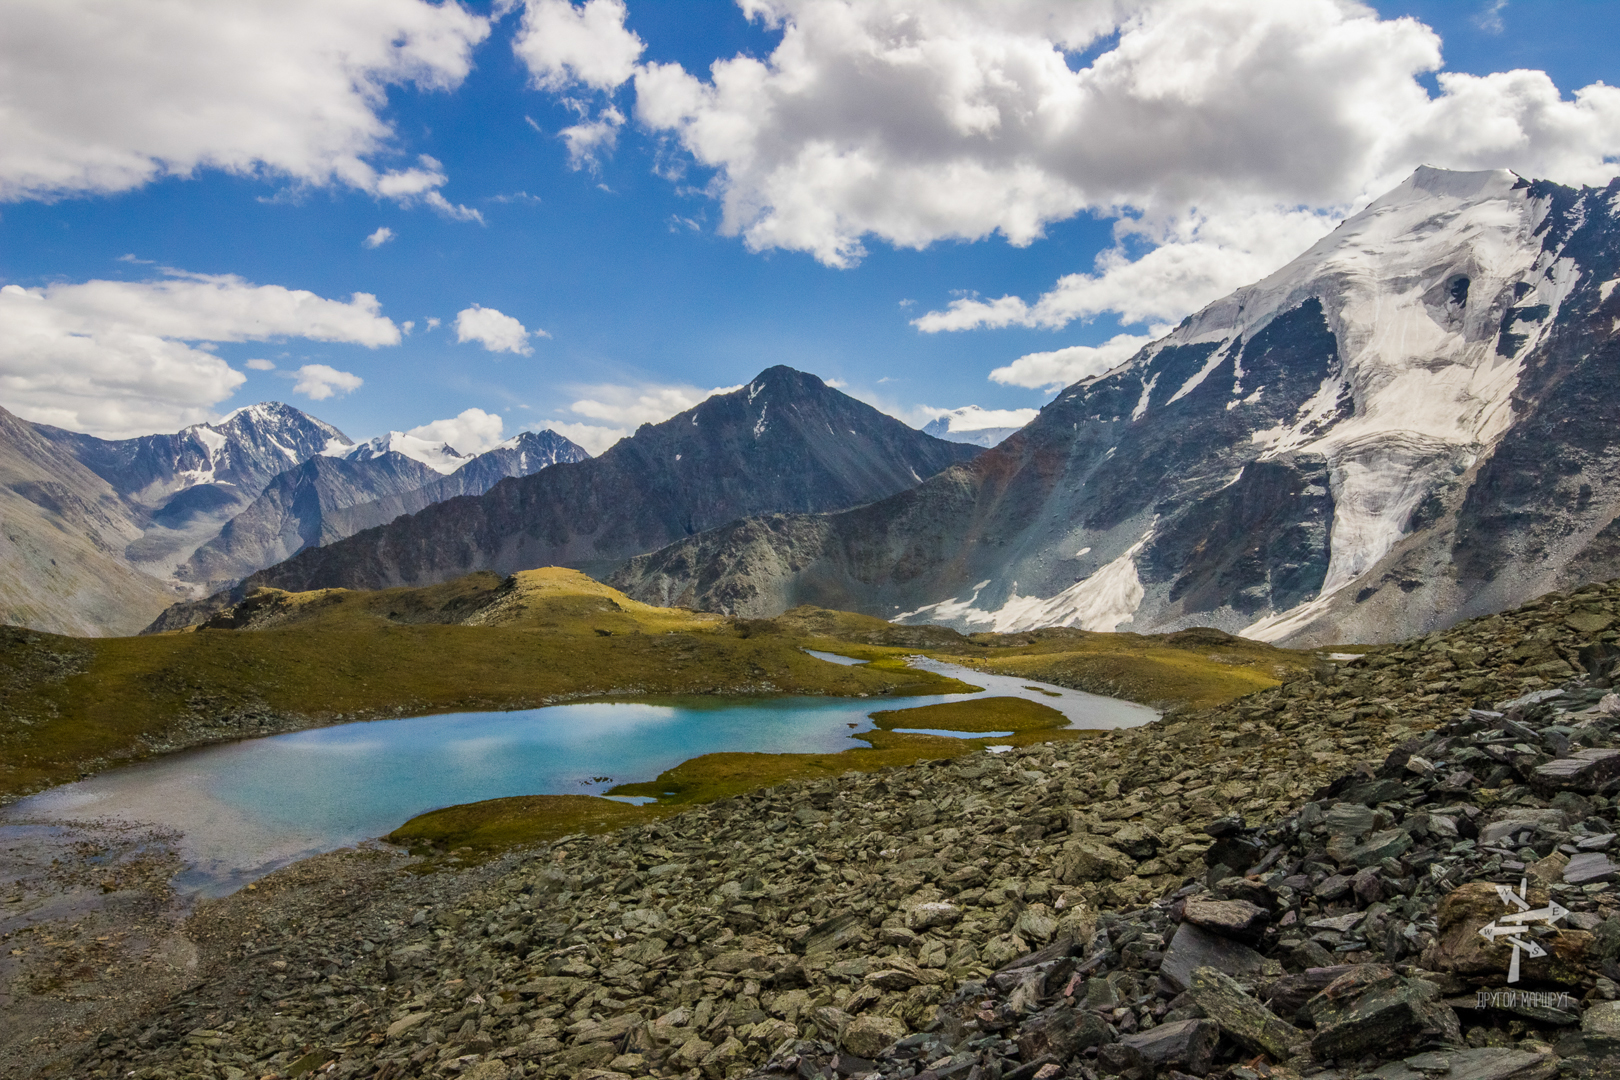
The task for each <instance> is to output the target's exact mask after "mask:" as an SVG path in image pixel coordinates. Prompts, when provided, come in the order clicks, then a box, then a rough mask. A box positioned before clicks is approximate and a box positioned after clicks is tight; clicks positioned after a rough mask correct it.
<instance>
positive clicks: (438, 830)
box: [384, 795, 671, 852]
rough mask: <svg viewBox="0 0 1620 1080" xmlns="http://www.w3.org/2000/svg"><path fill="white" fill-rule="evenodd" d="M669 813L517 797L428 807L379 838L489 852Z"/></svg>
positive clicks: (601, 802)
mask: <svg viewBox="0 0 1620 1080" xmlns="http://www.w3.org/2000/svg"><path fill="white" fill-rule="evenodd" d="M670 812H671V811H669V810H667V809H665V808H663V807H658V806H646V807H643V806H632V805H630V804H629V803H622V802H615V801H614V800H612V799H601V798H597V797H596V796H594V795H519V796H516V797H513V798H506V799H486V800H484V801H483V802H475V803H463V804H461V805H460V806H447V807H445V808H444V809H442V810H429V811H428V812H427V813H425V814H418V815H417V816H416V817H413V818H411V820H409V821H407V822H406V823H405V824H403V825H401V826H400V827H399V828H397V829H395V830H394V831H393V832H391V833H389V834H388V835H387V836H386V837H384V839H385V840H387V841H388V842H389V843H391V844H398V845H400V846H401V847H409V848H421V847H430V848H439V849H442V850H454V849H456V848H463V847H467V848H472V849H473V850H474V851H477V852H493V851H501V850H505V849H507V848H511V847H516V846H522V845H528V844H543V843H545V842H547V841H549V840H556V839H558V838H559V837H563V836H571V835H573V834H575V833H601V832H611V831H613V830H614V829H622V828H624V827H625V826H626V825H634V824H637V823H638V822H642V821H647V820H650V819H652V818H655V817H660V816H662V815H664V814H666V813H670Z"/></svg>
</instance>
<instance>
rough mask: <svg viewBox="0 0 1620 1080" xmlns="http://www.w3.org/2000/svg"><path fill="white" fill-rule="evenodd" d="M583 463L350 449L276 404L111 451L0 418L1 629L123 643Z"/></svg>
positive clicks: (506, 453) (538, 443) (546, 452)
mask: <svg viewBox="0 0 1620 1080" xmlns="http://www.w3.org/2000/svg"><path fill="white" fill-rule="evenodd" d="M401 450H404V451H405V453H402V452H401ZM406 453H412V454H414V455H415V456H414V457H408V456H406ZM587 456H588V455H587V454H586V453H585V452H584V451H583V450H581V449H580V448H579V447H577V446H575V445H574V444H573V443H571V442H569V441H568V440H567V439H564V438H562V437H561V436H560V435H556V434H554V433H552V432H549V431H546V432H540V433H533V432H525V433H523V434H521V435H519V436H517V437H516V438H514V439H510V440H508V441H507V442H505V443H503V444H501V445H500V446H498V447H496V448H495V449H492V450H490V451H488V452H486V453H484V454H480V455H477V456H475V457H468V456H465V455H462V454H459V453H457V452H456V451H455V450H453V449H451V448H450V447H448V446H442V447H435V446H432V445H431V444H428V443H426V442H425V441H423V440H420V439H413V437H411V436H408V435H401V434H400V433H398V432H395V433H391V434H390V435H389V436H384V437H383V438H382V439H379V440H372V441H371V442H370V443H363V444H358V445H357V444H356V443H354V441H353V440H351V439H350V438H349V437H348V436H346V435H344V434H343V433H342V432H341V431H339V430H338V429H337V428H335V427H332V426H331V425H330V424H327V423H324V422H322V421H320V420H317V419H315V418H314V417H312V416H309V415H307V414H305V413H303V412H300V411H299V410H298V409H295V408H292V407H291V406H288V405H283V404H281V403H279V402H265V403H262V404H259V405H252V406H248V407H247V408H244V409H238V410H237V411H235V412H233V413H231V414H230V415H229V416H227V417H225V418H224V419H223V420H221V421H219V422H218V423H214V424H197V425H194V426H192V427H189V428H186V429H185V430H184V431H180V432H176V433H174V434H164V435H145V436H141V437H140V438H135V439H118V440H108V439H99V438H96V437H95V436H92V435H84V434H80V433H78V432H72V431H65V430H63V429H61V428H55V427H51V426H49V425H45V424H31V423H29V422H27V421H25V420H22V419H20V418H18V417H16V416H13V415H12V414H11V413H9V412H6V411H5V410H4V409H0V511H3V520H4V527H3V528H0V533H3V534H4V536H3V539H0V622H4V623H14V624H21V625H27V626H32V627H35V628H36V629H42V630H51V631H56V632H61V633H74V634H107V633H112V634H120V633H134V632H135V631H137V630H139V629H141V628H142V627H143V626H145V625H146V624H147V623H149V622H150V621H151V620H152V618H153V617H154V616H156V615H157V614H158V613H159V612H160V611H162V610H163V609H164V608H165V607H167V606H169V605H170V604H172V603H174V602H176V601H177V600H180V599H183V598H185V597H188V596H196V595H199V594H203V593H206V592H208V591H211V590H213V589H217V588H219V587H222V586H225V585H228V584H230V583H232V582H234V581H236V580H237V579H239V578H241V577H242V576H244V575H246V574H249V573H251V572H253V571H254V570H257V569H259V568H261V567H263V566H268V565H270V564H271V563H274V562H278V561H280V560H281V559H284V558H286V557H288V556H289V555H293V554H296V553H297V552H298V551H300V550H302V549H303V548H304V547H306V546H308V545H310V544H320V543H328V542H330V541H331V540H333V539H338V538H341V537H343V536H347V535H349V534H350V533H353V532H355V531H357V530H359V529H362V528H366V527H369V526H371V525H374V524H377V523H379V522H383V521H388V520H391V519H392V518H394V517H397V516H399V515H400V514H402V513H409V512H411V511H413V510H417V509H421V508H422V507H423V506H427V505H429V504H430V503H431V502H433V501H436V500H439V499H446V498H453V497H455V496H457V495H466V494H481V493H482V492H484V491H487V490H488V489H489V488H490V487H491V486H492V485H493V484H495V483H496V482H497V481H499V480H501V479H503V478H505V477H507V476H513V475H524V474H527V473H531V472H535V471H537V470H539V469H541V468H544V467H546V466H548V465H551V464H554V463H556V462H558V461H580V460H583V459H584V458H586V457H587ZM447 474H448V475H447Z"/></svg>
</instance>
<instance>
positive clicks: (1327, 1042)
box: [1301, 964, 1462, 1059]
mask: <svg viewBox="0 0 1620 1080" xmlns="http://www.w3.org/2000/svg"><path fill="white" fill-rule="evenodd" d="M1438 997H1439V991H1438V990H1437V989H1436V988H1435V987H1434V985H1433V984H1432V983H1426V982H1421V981H1419V980H1416V979H1404V978H1402V977H1401V976H1400V975H1397V974H1396V973H1395V969H1394V968H1391V967H1388V966H1386V965H1384V964H1357V965H1356V966H1355V968H1354V969H1352V970H1351V971H1348V972H1346V973H1345V974H1343V975H1341V976H1339V977H1338V978H1337V979H1335V980H1333V982H1331V983H1329V984H1328V986H1327V987H1326V989H1324V990H1323V991H1322V992H1321V993H1320V994H1317V995H1316V996H1315V997H1314V998H1312V999H1311V1000H1310V1001H1308V1002H1306V1003H1305V1007H1304V1009H1302V1010H1301V1015H1302V1017H1304V1018H1305V1019H1306V1020H1307V1021H1308V1022H1310V1023H1311V1024H1313V1025H1314V1026H1315V1028H1316V1033H1315V1034H1314V1035H1313V1036H1312V1037H1311V1044H1310V1045H1311V1054H1312V1055H1313V1056H1315V1057H1316V1058H1318V1059H1329V1058H1348V1059H1355V1058H1360V1057H1362V1056H1364V1055H1366V1054H1369V1053H1375V1052H1376V1053H1388V1052H1389V1050H1390V1048H1391V1047H1392V1046H1399V1045H1400V1044H1401V1043H1403V1042H1406V1041H1408V1040H1411V1039H1413V1038H1424V1039H1438V1040H1440V1041H1442V1042H1460V1041H1461V1039H1462V1031H1461V1027H1460V1025H1459V1024H1458V1022H1457V1014H1456V1013H1455V1012H1453V1011H1452V1010H1451V1008H1450V1007H1449V1006H1447V1005H1444V1004H1442V1003H1440V1002H1439V1001H1438V1000H1437V999H1438Z"/></svg>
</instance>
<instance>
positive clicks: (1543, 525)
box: [613, 169, 1620, 644]
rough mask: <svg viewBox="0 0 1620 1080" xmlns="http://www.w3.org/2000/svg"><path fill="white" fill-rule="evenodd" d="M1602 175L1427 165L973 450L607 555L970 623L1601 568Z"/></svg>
mask: <svg viewBox="0 0 1620 1080" xmlns="http://www.w3.org/2000/svg"><path fill="white" fill-rule="evenodd" d="M1617 202H1620V185H1614V184H1611V185H1610V187H1609V188H1608V189H1607V190H1598V189H1590V188H1589V189H1581V190H1575V189H1570V188H1563V187H1558V186H1556V185H1552V184H1546V183H1531V182H1529V181H1524V180H1521V179H1519V178H1517V177H1515V176H1513V175H1512V174H1511V173H1506V172H1488V173H1448V172H1443V171H1440V170H1434V169H1421V170H1419V171H1418V172H1417V173H1416V174H1414V175H1413V176H1412V177H1411V178H1410V179H1409V180H1407V181H1406V182H1405V183H1404V184H1402V185H1401V186H1400V187H1399V188H1397V189H1395V190H1394V191H1392V192H1390V193H1389V194H1388V195H1386V196H1384V197H1383V198H1381V199H1379V200H1378V201H1377V202H1375V203H1374V204H1373V205H1372V206H1370V207H1368V209H1367V210H1365V211H1364V212H1362V213H1361V214H1358V215H1357V216H1356V217H1354V218H1352V219H1351V220H1349V221H1347V222H1345V223H1344V224H1343V225H1341V226H1340V227H1339V228H1338V229H1337V230H1336V231H1335V232H1334V233H1332V234H1331V235H1330V236H1328V237H1325V238H1324V239H1323V240H1322V241H1320V242H1319V243H1318V244H1316V245H1315V246H1313V247H1312V248H1311V249H1310V250H1309V251H1307V252H1305V253H1304V254H1303V255H1301V256H1300V257H1299V258H1298V259H1296V260H1294V262H1292V263H1291V264H1289V265H1288V266H1286V267H1284V268H1283V269H1282V270H1279V271H1278V272H1277V273H1275V274H1273V275H1272V276H1271V277H1269V278H1267V279H1265V280H1263V281H1261V282H1258V283H1257V284H1255V285H1252V286H1249V287H1247V288H1244V289H1240V290H1238V291H1237V292H1236V293H1234V294H1232V295H1231V296H1230V297H1227V298H1226V299H1224V300H1221V301H1218V302H1217V303H1215V304H1212V305H1210V306H1209V307H1208V308H1206V309H1204V310H1203V311H1201V312H1199V313H1198V314H1197V315H1194V316H1192V317H1191V318H1189V319H1188V320H1186V321H1185V322H1184V323H1183V324H1182V325H1181V326H1179V327H1177V328H1176V330H1175V331H1174V332H1172V333H1171V334H1170V335H1168V336H1167V337H1165V338H1163V339H1161V340H1160V341H1157V342H1155V343H1153V344H1152V345H1150V346H1148V347H1147V348H1146V349H1144V350H1143V351H1142V352H1141V353H1139V354H1138V355H1137V356H1136V357H1134V358H1133V359H1132V360H1130V361H1129V362H1127V363H1126V364H1124V365H1122V366H1121V367H1119V368H1117V369H1115V370H1114V371H1111V372H1109V373H1107V374H1106V375H1103V376H1100V377H1098V378H1095V379H1090V380H1086V381H1083V382H1080V383H1077V384H1075V385H1074V386H1071V387H1069V388H1068V389H1067V390H1065V391H1064V392H1063V393H1062V394H1060V395H1059V397H1058V398H1057V400H1055V401H1054V402H1052V403H1051V404H1049V405H1048V406H1047V407H1046V408H1045V409H1043V410H1042V411H1041V414H1040V416H1039V417H1037V418H1036V420H1034V421H1033V422H1032V423H1031V424H1029V425H1028V426H1027V427H1026V428H1024V429H1023V431H1021V432H1020V433H1019V434H1017V435H1014V436H1012V437H1011V438H1009V439H1008V440H1006V441H1005V442H1003V443H1002V444H1000V445H999V446H997V447H995V448H993V449H991V450H988V451H986V452H985V454H984V455H983V456H982V457H980V458H978V459H977V460H975V461H973V462H971V463H969V464H967V465H965V466H962V467H960V468H957V469H953V470H951V471H950V472H948V473H946V474H944V475H941V476H939V477H936V478H934V479H933V480H931V481H930V482H929V483H927V484H925V485H922V486H921V487H919V488H918V489H916V490H914V491H908V492H905V493H902V494H900V495H898V496H895V497H893V498H891V499H890V500H887V501H886V502H883V503H880V504H876V505H873V506H869V507H862V508H860V509H858V510H854V511H850V512H847V513H843V514H838V515H833V516H831V517H828V518H825V519H820V520H804V519H773V520H768V521H754V522H742V523H736V524H733V525H729V526H727V527H725V528H723V529H720V530H716V531H715V532H714V533H711V534H707V535H704V536H699V537H694V538H692V539H690V540H687V541H683V542H681V543H679V544H677V545H676V546H674V547H672V548H670V549H668V550H665V551H660V552H656V553H653V554H651V555H648V556H645V557H642V558H639V559H637V560H635V561H634V562H632V563H631V564H629V565H628V566H626V567H625V568H624V569H623V570H622V571H621V572H620V573H619V574H618V575H616V576H615V577H614V578H613V581H614V583H615V584H616V585H617V586H619V587H620V588H623V589H624V590H625V591H627V592H629V593H630V594H631V595H633V596H636V597H638V598H639V599H643V600H656V602H660V603H670V602H678V603H686V604H693V605H697V606H702V607H707V608H711V609H717V610H718V609H724V610H734V611H737V612H739V613H746V614H753V615H762V614H768V613H772V612H775V611H779V610H781V609H782V608H783V607H785V606H789V605H792V604H797V603H815V604H821V605H825V606H829V607H844V608H854V609H856V610H861V611H864V612H868V613H871V614H880V615H883V616H885V617H888V618H897V619H911V620H931V621H942V622H947V623H950V624H952V625H956V626H959V627H962V628H978V629H995V630H1002V631H1007V630H1019V629H1025V628H1028V627H1033V626H1039V625H1049V624H1060V625H1077V626H1081V627H1084V628H1086V629H1094V630H1095V629H1101V630H1113V629H1122V628H1128V629H1132V630H1142V631H1148V630H1167V629H1176V628H1179V627H1183V626H1188V625H1194V624H1210V625H1215V626H1219V627H1221V628H1223V629H1228V630H1233V631H1242V632H1245V633H1248V634H1250V635H1252V636H1257V637H1262V638H1266V639H1268V640H1283V641H1288V642H1290V643H1296V644H1304V643H1313V644H1317V643H1327V642H1331V641H1335V640H1349V639H1355V640H1387V639H1391V638H1397V637H1401V636H1405V635H1408V634H1413V633H1420V632H1425V631H1428V630H1431V629H1434V628H1436V627H1438V626H1443V625H1449V624H1450V623H1451V622H1453V621H1455V620H1456V619H1458V618H1462V617H1464V616H1466V615H1470V614H1476V613H1479V612H1482V611H1486V610H1495V609H1499V608H1502V607H1505V606H1509V605H1511V604H1513V603H1516V602H1519V601H1522V600H1524V599H1526V598H1528V597H1530V596H1534V595H1536V594H1537V593H1539V592H1541V591H1545V590H1547V589H1549V588H1554V587H1563V586H1567V585H1570V584H1573V583H1575V582H1576V581H1578V580H1583V579H1586V578H1590V577H1608V576H1614V574H1616V573H1620V525H1615V524H1613V523H1614V522H1615V519H1616V515H1617V513H1620V480H1616V479H1614V477H1615V476H1616V471H1615V470H1614V468H1613V467H1612V463H1613V462H1614V461H1615V460H1616V458H1617V457H1620V424H1616V420H1620V415H1617V414H1620V390H1616V389H1615V386H1614V382H1613V378H1612V372H1613V370H1614V365H1615V362H1616V361H1617V360H1620V346H1617V344H1616V340H1615V335H1616V329H1617V328H1620V297H1617V296H1615V295H1614V293H1615V284H1616V278H1617V277H1620V215H1617Z"/></svg>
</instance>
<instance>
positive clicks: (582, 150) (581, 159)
mask: <svg viewBox="0 0 1620 1080" xmlns="http://www.w3.org/2000/svg"><path fill="white" fill-rule="evenodd" d="M622 126H624V114H623V113H621V112H620V111H619V110H618V109H616V108H614V107H613V106H611V105H609V106H607V107H606V108H604V109H603V110H602V111H601V112H600V113H598V114H597V116H596V119H594V120H584V121H581V122H580V123H578V124H574V125H572V126H570V127H565V128H563V129H562V131H560V132H558V134H559V135H561V136H562V139H563V142H565V143H566V144H567V145H568V165H569V167H570V168H572V169H576V170H577V169H583V168H588V169H591V170H592V171H594V170H595V169H596V168H597V166H598V165H600V164H601V161H602V159H603V158H604V157H606V156H608V155H609V154H611V153H612V152H613V147H614V146H615V145H616V144H617V143H618V141H619V128H620V127H622Z"/></svg>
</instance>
